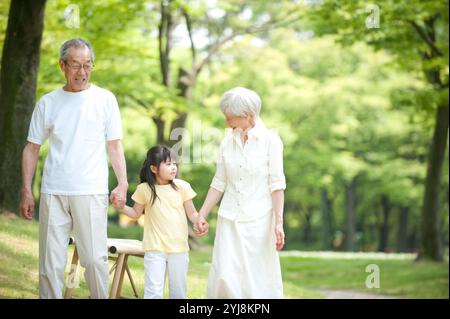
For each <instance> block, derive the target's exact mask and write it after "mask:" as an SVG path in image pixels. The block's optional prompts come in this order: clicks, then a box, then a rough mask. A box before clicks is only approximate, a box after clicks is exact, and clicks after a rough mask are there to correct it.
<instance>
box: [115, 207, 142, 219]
mask: <svg viewBox="0 0 450 319" xmlns="http://www.w3.org/2000/svg"><path fill="white" fill-rule="evenodd" d="M119 212H121V213H123V214H125V215H127V216H128V217H130V218H133V219H138V218H139V217H141V215H142V213H143V212H144V205H141V204H138V203H134V206H133V207H130V206H127V205H125V206H124V207H123V208H122V209H119Z"/></svg>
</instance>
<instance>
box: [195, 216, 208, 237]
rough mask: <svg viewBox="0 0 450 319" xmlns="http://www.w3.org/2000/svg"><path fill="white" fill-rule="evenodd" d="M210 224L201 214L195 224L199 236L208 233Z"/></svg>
mask: <svg viewBox="0 0 450 319" xmlns="http://www.w3.org/2000/svg"><path fill="white" fill-rule="evenodd" d="M208 229H209V224H208V223H207V222H206V220H205V218H204V217H203V216H201V215H200V216H199V217H198V219H197V222H196V223H195V224H194V231H195V234H196V235H197V236H198V237H202V236H205V235H206V234H207V233H208Z"/></svg>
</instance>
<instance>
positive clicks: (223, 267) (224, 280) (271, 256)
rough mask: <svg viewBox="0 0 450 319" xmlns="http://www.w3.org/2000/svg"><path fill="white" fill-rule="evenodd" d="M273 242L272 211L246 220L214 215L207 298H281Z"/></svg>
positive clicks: (279, 277) (276, 255)
mask: <svg viewBox="0 0 450 319" xmlns="http://www.w3.org/2000/svg"><path fill="white" fill-rule="evenodd" d="M275 243H276V239H275V226H274V216H273V214H268V215H266V216H264V217H262V218H260V219H258V220H253V221H250V222H235V221H231V220H229V219H226V218H223V217H221V216H218V219H217V228H216V238H215V241H214V249H213V255H212V265H211V269H210V271H209V278H208V294H207V296H208V298H210V299H279V298H283V283H282V279H281V268H280V259H279V256H278V251H277V250H276V247H275Z"/></svg>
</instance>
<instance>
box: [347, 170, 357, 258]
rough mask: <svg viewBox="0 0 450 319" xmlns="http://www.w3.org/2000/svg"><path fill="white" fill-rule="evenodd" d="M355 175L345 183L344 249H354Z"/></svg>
mask: <svg viewBox="0 0 450 319" xmlns="http://www.w3.org/2000/svg"><path fill="white" fill-rule="evenodd" d="M355 187H356V177H354V178H353V179H352V181H351V182H350V183H349V184H347V185H345V206H346V209H345V211H346V214H347V216H346V222H345V250H347V251H353V250H354V249H355V242H354V238H355V223H356V198H355Z"/></svg>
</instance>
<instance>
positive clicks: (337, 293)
mask: <svg viewBox="0 0 450 319" xmlns="http://www.w3.org/2000/svg"><path fill="white" fill-rule="evenodd" d="M318 291H319V292H320V293H322V294H323V295H324V296H325V297H326V299H397V298H396V297H392V296H386V295H379V294H370V293H364V292H356V291H350V290H330V289H318Z"/></svg>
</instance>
